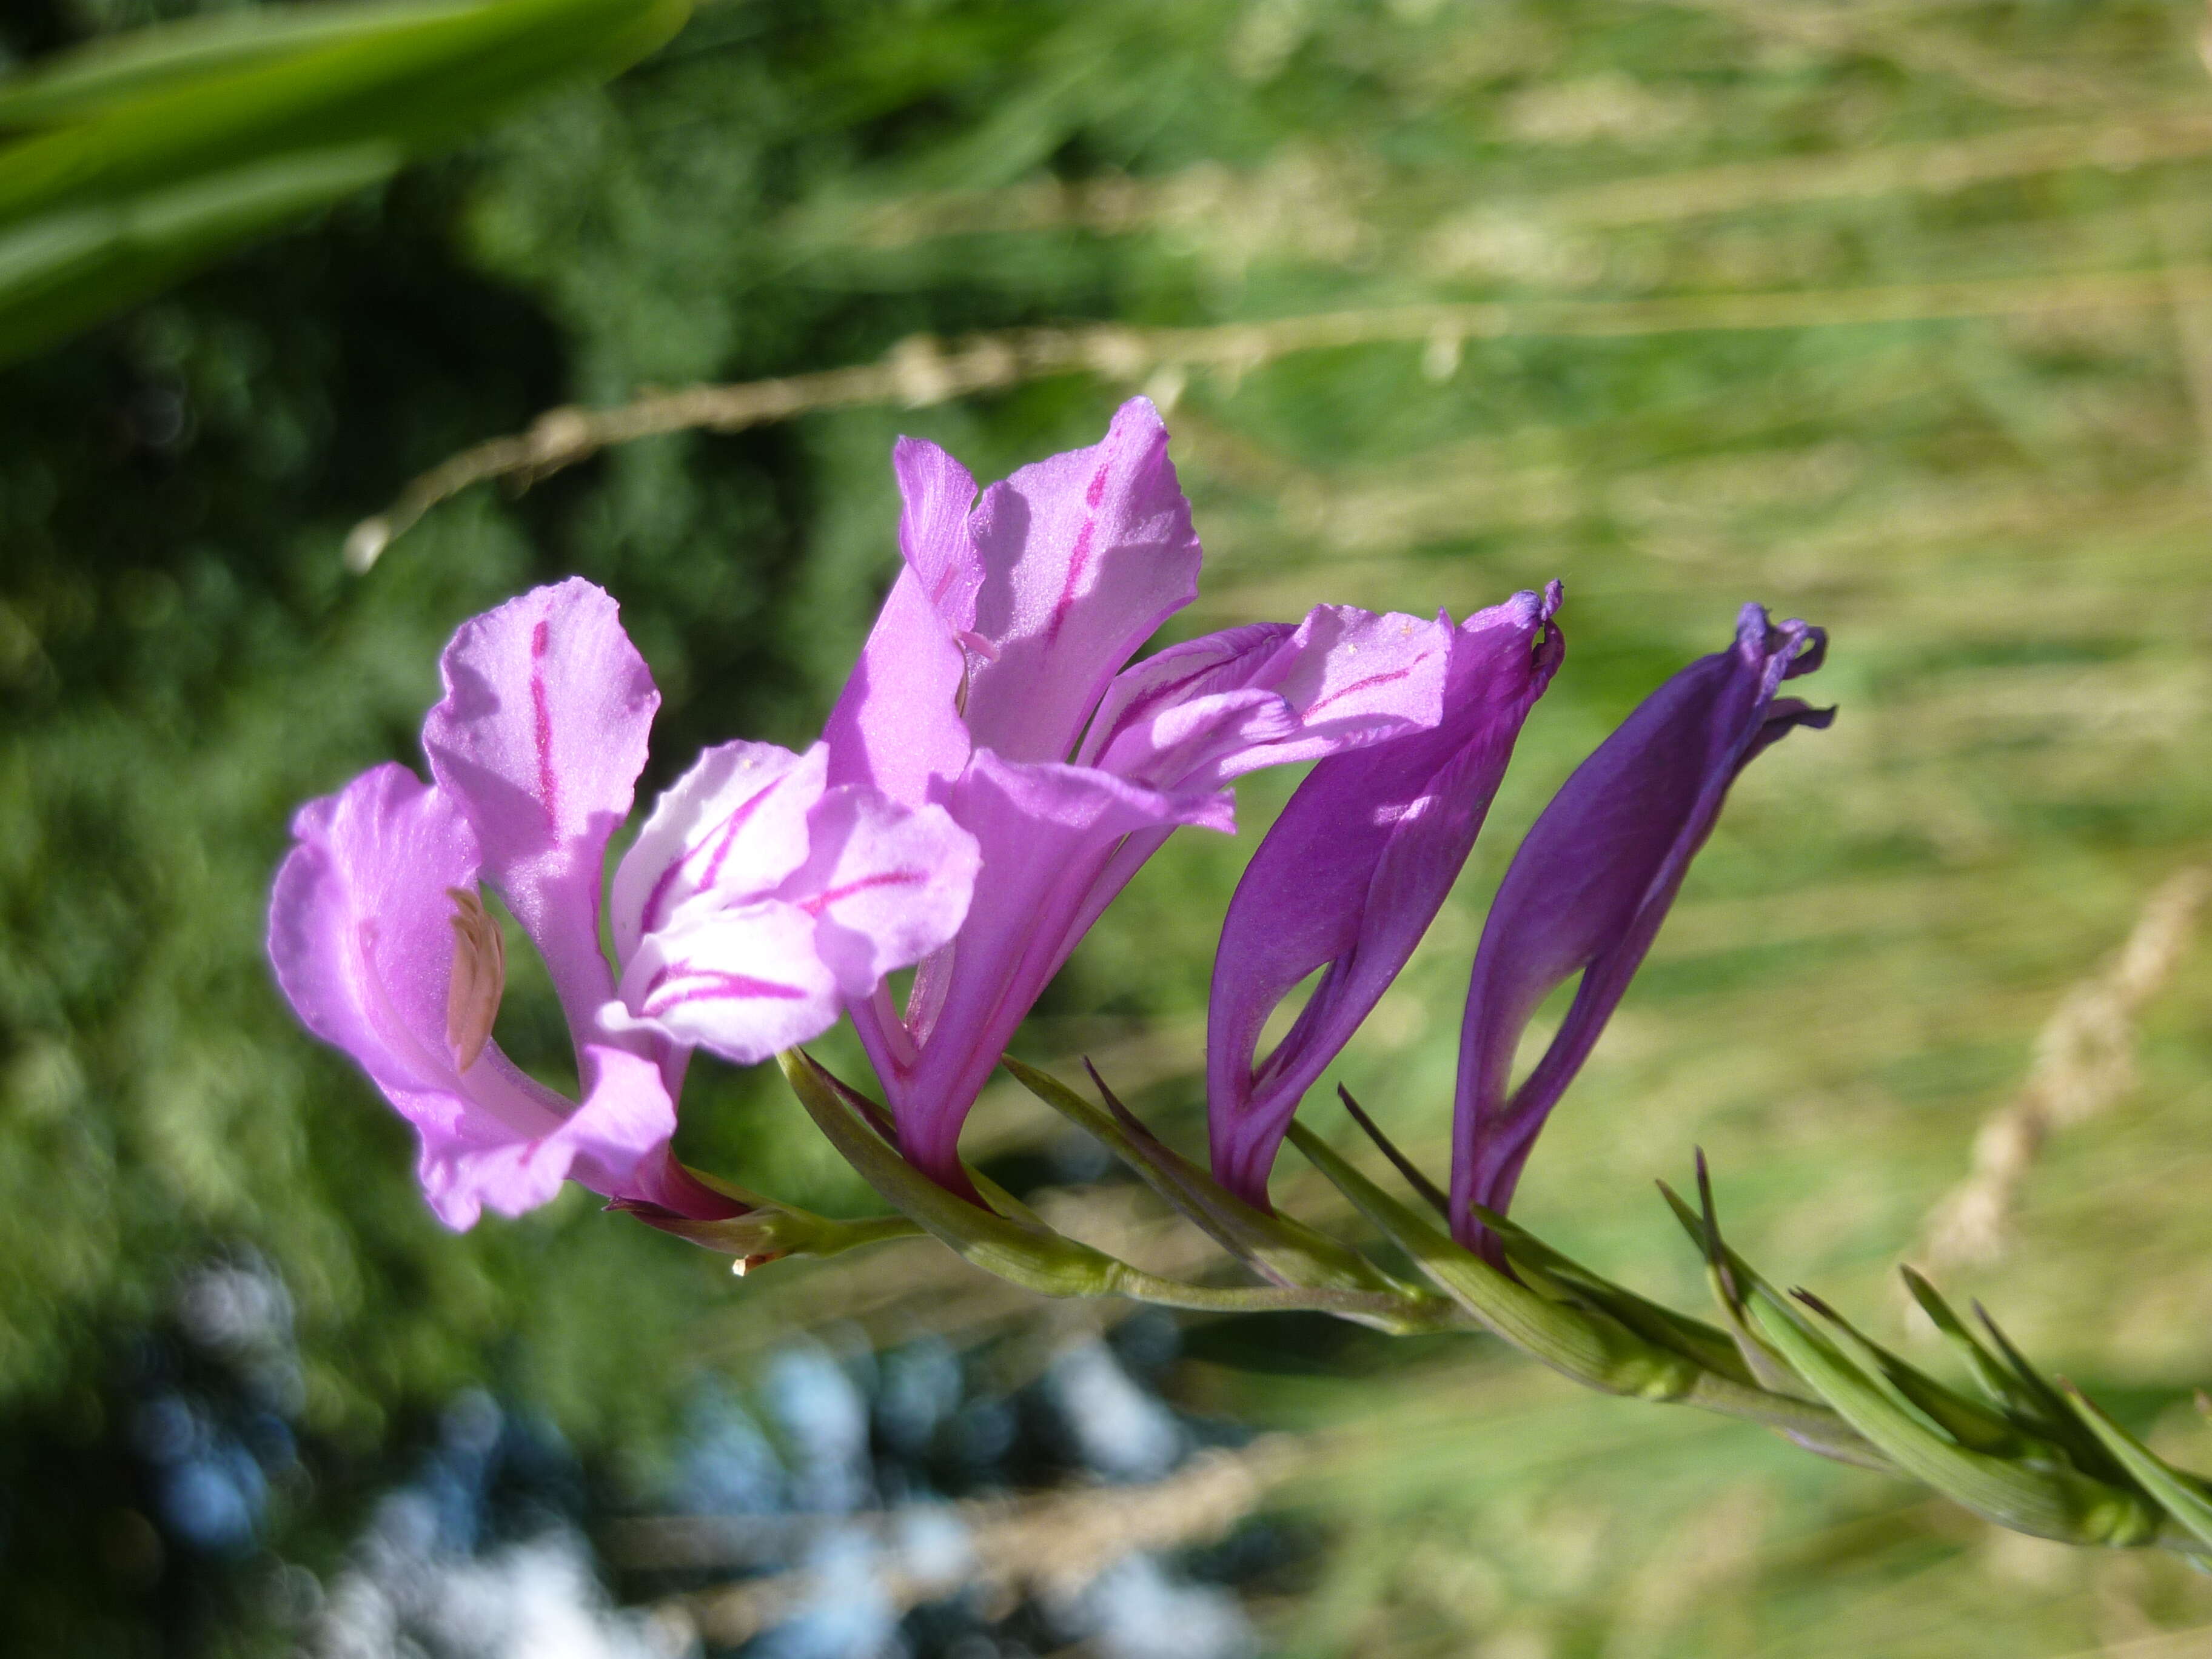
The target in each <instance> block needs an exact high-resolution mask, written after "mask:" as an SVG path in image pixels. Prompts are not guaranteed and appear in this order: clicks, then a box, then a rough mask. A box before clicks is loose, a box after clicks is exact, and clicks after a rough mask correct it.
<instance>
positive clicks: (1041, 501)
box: [967, 398, 1199, 761]
mask: <svg viewBox="0 0 2212 1659" xmlns="http://www.w3.org/2000/svg"><path fill="white" fill-rule="evenodd" d="M969 531H970V533H971V534H972V535H973V537H974V538H975V547H976V550H977V551H978V552H979V553H980V554H981V557H982V562H983V564H984V567H985V568H986V569H987V571H988V573H989V574H988V575H987V577H986V578H985V580H984V582H983V586H982V589H981V592H980V593H979V594H978V595H977V597H976V604H975V632H976V633H977V634H978V635H981V637H982V638H983V639H984V640H986V641H988V642H989V644H990V646H991V647H992V648H993V649H994V652H995V656H994V658H992V659H988V660H982V659H978V660H975V661H974V662H973V663H972V664H971V671H970V684H969V692H968V702H967V720H968V727H969V735H970V737H971V738H972V739H973V740H974V743H975V746H976V747H977V748H979V749H990V750H995V751H996V752H997V753H998V754H999V755H1000V757H1002V758H1004V759H1006V760H1009V761H1065V760H1066V759H1067V758H1068V757H1070V756H1072V755H1073V753H1074V751H1075V744H1076V739H1077V738H1078V737H1079V736H1080V735H1081V733H1082V731H1083V728H1084V725H1085V721H1086V720H1088V719H1089V718H1090V715H1091V710H1092V708H1094V707H1095V706H1096V705H1097V702H1098V699H1099V697H1100V696H1101V695H1102V694H1103V692H1104V691H1105V690H1106V686H1107V683H1108V682H1109V680H1111V679H1112V678H1113V677H1114V675H1115V673H1116V672H1118V671H1120V669H1121V665H1123V664H1124V663H1126V662H1127V661H1128V659H1129V658H1130V657H1131V656H1132V655H1133V653H1135V651H1136V649H1137V647H1139V646H1140V645H1142V644H1143V643H1144V642H1145V641H1146V640H1147V639H1149V638H1150V637H1151V636H1152V632H1153V630H1154V629H1157V628H1158V626H1159V625H1160V623H1163V622H1164V621H1165V620H1166V619H1167V618H1168V617H1170V616H1172V615H1174V614H1175V612H1176V611H1179V610H1181V609H1182V607H1183V606H1184V605H1188V604H1189V603H1190V601H1191V600H1192V599H1193V598H1194V597H1195V596H1196V594H1197V592H1198V566H1199V544H1198V537H1197V535H1196V533H1195V532H1194V531H1193V530H1192V528H1191V522H1190V503H1189V502H1188V501H1185V500H1184V499H1183V495H1182V488H1181V486H1180V485H1179V484H1178V483H1176V471H1175V465H1174V464H1173V463H1172V462H1170V460H1169V459H1168V435H1167V428H1165V427H1164V426H1163V425H1162V424H1161V422H1160V416H1159V411H1158V410H1156V409H1154V408H1153V407H1152V403H1151V401H1150V400H1149V399H1147V398H1131V399H1130V400H1129V401H1128V402H1127V403H1125V404H1122V405H1121V408H1120V410H1117V411H1116V412H1115V416H1114V422H1113V424H1112V426H1111V427H1110V428H1108V431H1107V434H1106V436H1105V438H1104V439H1103V441H1101V442H1099V443H1097V444H1095V445H1093V446H1091V447H1090V448H1088V449H1077V450H1071V451H1069V452H1067V453H1065V454H1060V455H1054V456H1053V457H1052V458H1051V459H1048V460H1043V461H1039V462H1037V463H1036V464H1035V465H1030V466H1025V467H1024V468H1022V469H1021V471H1018V472H1017V473H1015V474H1014V475H1013V476H1012V477H1010V478H1008V479H1006V481H1005V482H1004V483H996V484H993V485H992V486H991V487H990V488H989V489H987V490H985V491H984V492H983V495H982V499H981V501H978V502H977V503H976V506H975V513H974V514H973V515H972V516H971V517H970V519H969Z"/></svg>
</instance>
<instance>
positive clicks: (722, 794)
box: [609, 743, 829, 963]
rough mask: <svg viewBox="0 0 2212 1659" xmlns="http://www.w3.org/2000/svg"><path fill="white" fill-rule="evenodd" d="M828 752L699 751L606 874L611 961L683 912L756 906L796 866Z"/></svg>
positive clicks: (751, 746) (738, 747) (760, 747)
mask: <svg viewBox="0 0 2212 1659" xmlns="http://www.w3.org/2000/svg"><path fill="white" fill-rule="evenodd" d="M828 767H829V750H828V749H827V748H826V747H825V746H824V745H823V744H818V743H817V744H815V745H814V747H812V748H811V749H810V750H807V751H806V752H805V754H804V755H794V754H793V753H792V752H791V750H788V749H780V748H778V747H777V746H776V745H775V744H772V743H726V744H721V745H720V746H719V747H717V748H714V749H709V750H707V751H706V752H704V753H703V754H702V755H701V756H700V757H699V758H698V760H697V761H696V762H695V763H693V764H692V767H691V769H690V771H688V772H686V773H685V774H684V775H683V776H682V777H680V778H678V780H677V781H675V782H674V783H673V784H671V785H670V786H669V787H668V788H667V789H666V790H665V791H664V792H663V793H662V794H661V797H660V799H659V800H658V801H656V802H655V803H653V816H652V817H649V818H647V820H646V822H645V828H644V829H642V830H641V831H640V832H639V834H638V837H637V841H636V843H635V845H634V846H632V847H631V848H630V849H629V852H628V853H626V854H623V861H622V864H621V866H619V867H618V868H617V870H616V872H615V880H614V890H613V895H612V901H611V906H610V915H609V920H610V921H611V923H612V926H613V929H614V939H615V960H616V961H617V962H618V963H627V962H628V961H629V959H630V957H632V956H633V955H634V954H635V952H636V951H637V946H638V941H639V940H641V939H643V938H644V937H645V936H646V935H647V933H652V932H653V931H654V930H655V929H656V928H659V927H666V926H667V925H668V924H669V921H670V920H671V918H672V917H674V916H675V915H677V914H678V912H679V911H681V910H682V909H683V908H684V905H686V904H687V903H690V902H694V901H697V900H701V899H702V897H703V898H704V900H705V902H708V903H735V904H744V903H747V902H750V901H752V900H755V899H759V898H765V897H766V896H769V894H770V893H771V892H773V891H774V890H775V887H776V884H778V883H779V882H781V881H782V880H783V878H785V877H787V876H788V875H789V874H790V873H791V872H793V871H794V870H796V869H798V868H799V866H801V865H802V864H804V863H805V862H806V854H807V843H808V830H807V827H806V815H807V814H808V813H809V812H810V811H812V810H813V808H814V804H815V803H816V802H817V801H818V800H820V799H822V790H823V776H824V775H825V773H826V772H827V770H828Z"/></svg>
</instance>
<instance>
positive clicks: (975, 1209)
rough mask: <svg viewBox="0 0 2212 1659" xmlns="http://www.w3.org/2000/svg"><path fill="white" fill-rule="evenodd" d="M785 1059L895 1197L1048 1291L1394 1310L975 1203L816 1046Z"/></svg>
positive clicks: (953, 1239) (1193, 1302)
mask: <svg viewBox="0 0 2212 1659" xmlns="http://www.w3.org/2000/svg"><path fill="white" fill-rule="evenodd" d="M777 1060H778V1063H779V1064H780V1065H781V1066H782V1068H783V1074H784V1077H785V1079H787V1081H788V1082H789V1083H790V1085H791V1088H792V1092H793V1094H795V1095H797V1096H798V1097H799V1103H800V1104H801V1105H802V1106H804V1107H805V1109H806V1113H807V1115H808V1116H810V1117H811V1118H812V1119H813V1120H814V1121H815V1124H816V1125H817V1127H819V1128H820V1129H821V1131H822V1133H823V1134H824V1135H825V1136H826V1137H828V1139H829V1144H830V1145H831V1146H835V1147H836V1149H837V1152H838V1153H839V1155H840V1156H842V1158H844V1159H845V1161H846V1162H847V1163H848V1164H851V1165H852V1166H853V1167H854V1169H855V1170H858V1171H859V1172H860V1176H861V1178H862V1179H863V1180H865V1181H866V1182H867V1183H868V1184H869V1185H870V1186H871V1187H872V1188H875V1189H876V1191H877V1192H878V1194H880V1195H881V1196H882V1197H883V1198H884V1200H885V1201H886V1202H887V1203H889V1204H890V1206H892V1207H893V1208H894V1209H896V1210H897V1211H899V1212H901V1213H902V1214H903V1215H905V1216H907V1217H908V1218H910V1219H912V1220H913V1221H914V1222H915V1224H916V1225H919V1226H920V1227H921V1229H922V1230H923V1231H926V1232H928V1233H930V1234H932V1235H933V1237H937V1238H938V1239H939V1240H941V1241H942V1242H943V1243H945V1244H946V1245H948V1246H950V1247H951V1249H952V1250H953V1251H954V1252H955V1253H957V1255H960V1256H961V1257H962V1258H963V1260H965V1261H969V1262H972V1263H973V1264H975V1266H976V1267H981V1268H982V1269H983V1270H984V1271H985V1272H986V1273H994V1274H996V1275H997V1276H998V1277H999V1278H1000V1279H1007V1280H1009V1281H1011V1282H1012V1283H1013V1284H1016V1285H1021V1286H1023V1287H1024V1289H1027V1290H1032V1291H1037V1292H1038V1293H1040V1294H1041V1295H1044V1296H1124V1297H1129V1298H1130V1299H1131V1300H1133V1301H1138V1302H1152V1303H1157V1304H1160V1305H1161V1306H1163V1307H1170V1308H1188V1309H1194V1310H1201V1311H1207V1312H1218V1313H1261V1312H1283V1311H1289V1310H1310V1311H1314V1312H1321V1313H1338V1314H1344V1315H1346V1316H1356V1315H1360V1314H1369V1315H1372V1314H1377V1313H1386V1312H1388V1311H1389V1298H1388V1297H1380V1296H1375V1295H1371V1294H1362V1293H1358V1292H1352V1291H1329V1290H1303V1289H1297V1288H1283V1287H1279V1286H1276V1285H1253V1286H1249V1287H1248V1286H1242V1285H1228V1286H1217V1285H1188V1284H1184V1283H1183V1282H1182V1281H1181V1280H1178V1279H1163V1278H1160V1277H1159V1276H1158V1275H1157V1274H1153V1273H1146V1272H1145V1271H1144V1270H1143V1269H1141V1268H1139V1267H1132V1266H1130V1264H1129V1263H1127V1262H1126V1261H1119V1260H1117V1259H1115V1257H1113V1256H1110V1255H1107V1254H1106V1253H1105V1252H1104V1251H1103V1250H1096V1249H1092V1248H1091V1246H1090V1245H1088V1244H1084V1243H1078V1242H1077V1241H1076V1240H1074V1239H1072V1238H1069V1237H1066V1235H1064V1234H1061V1233H1058V1232H1055V1231H1053V1230H1052V1229H1051V1228H1049V1227H1047V1226H1046V1225H1044V1224H1043V1223H1042V1222H1041V1221H1038V1220H1037V1219H1036V1218H1035V1216H1034V1214H1033V1213H1032V1212H1030V1210H1029V1209H1028V1208H1027V1206H1024V1205H1022V1204H1021V1203H1019V1202H1018V1200H1014V1199H1013V1198H1012V1197H1011V1196H1010V1195H1009V1194H1006V1193H1005V1192H1004V1191H1003V1190H1002V1189H999V1188H994V1187H992V1186H991V1185H990V1183H987V1182H979V1190H982V1191H984V1192H985V1193H986V1196H989V1194H991V1193H993V1192H995V1193H996V1194H997V1196H996V1197H995V1198H992V1200H991V1201H992V1202H994V1203H999V1202H1003V1203H1005V1204H1006V1206H1007V1207H1008V1209H1009V1210H1011V1211H1012V1212H1013V1213H1012V1214H1000V1213H996V1212H993V1211H991V1210H987V1209H984V1208H982V1207H981V1206H979V1205H975V1204H970V1203H969V1202H968V1200H965V1199H963V1198H959V1197H957V1196H955V1195H954V1194H951V1193H949V1192H947V1191H945V1188H942V1187H940V1186H939V1185H938V1184H937V1183H936V1182H933V1181H932V1180H930V1179H929V1178H928V1177H927V1176H925V1175H923V1174H922V1173H921V1171H920V1170H916V1169H915V1167H914V1166H913V1165H912V1164H908V1162H907V1161H906V1160H905V1159H904V1158H901V1157H900V1156H899V1155H898V1152H896V1150H895V1149H894V1148H893V1147H892V1146H890V1143H889V1142H887V1141H886V1140H884V1138H883V1136H882V1135H880V1134H879V1133H877V1131H876V1130H875V1128H874V1127H872V1126H871V1125H870V1124H869V1122H868V1121H867V1120H866V1118H865V1117H864V1116H863V1115H861V1114H860V1111H859V1110H858V1109H855V1108H854V1106H853V1105H852V1104H851V1103H849V1102H848V1100H847V1099H846V1098H845V1097H844V1095H843V1093H842V1092H841V1091H840V1090H839V1089H838V1088H837V1087H836V1086H835V1085H833V1084H832V1083H831V1081H830V1080H829V1074H828V1073H826V1072H824V1071H823V1069H822V1067H821V1066H817V1064H816V1063H815V1062H814V1060H813V1059H812V1058H811V1056H809V1055H807V1054H805V1053H803V1052H801V1051H799V1050H796V1049H792V1050H787V1051H786V1052H785V1053H783V1054H780V1055H778V1056H777Z"/></svg>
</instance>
